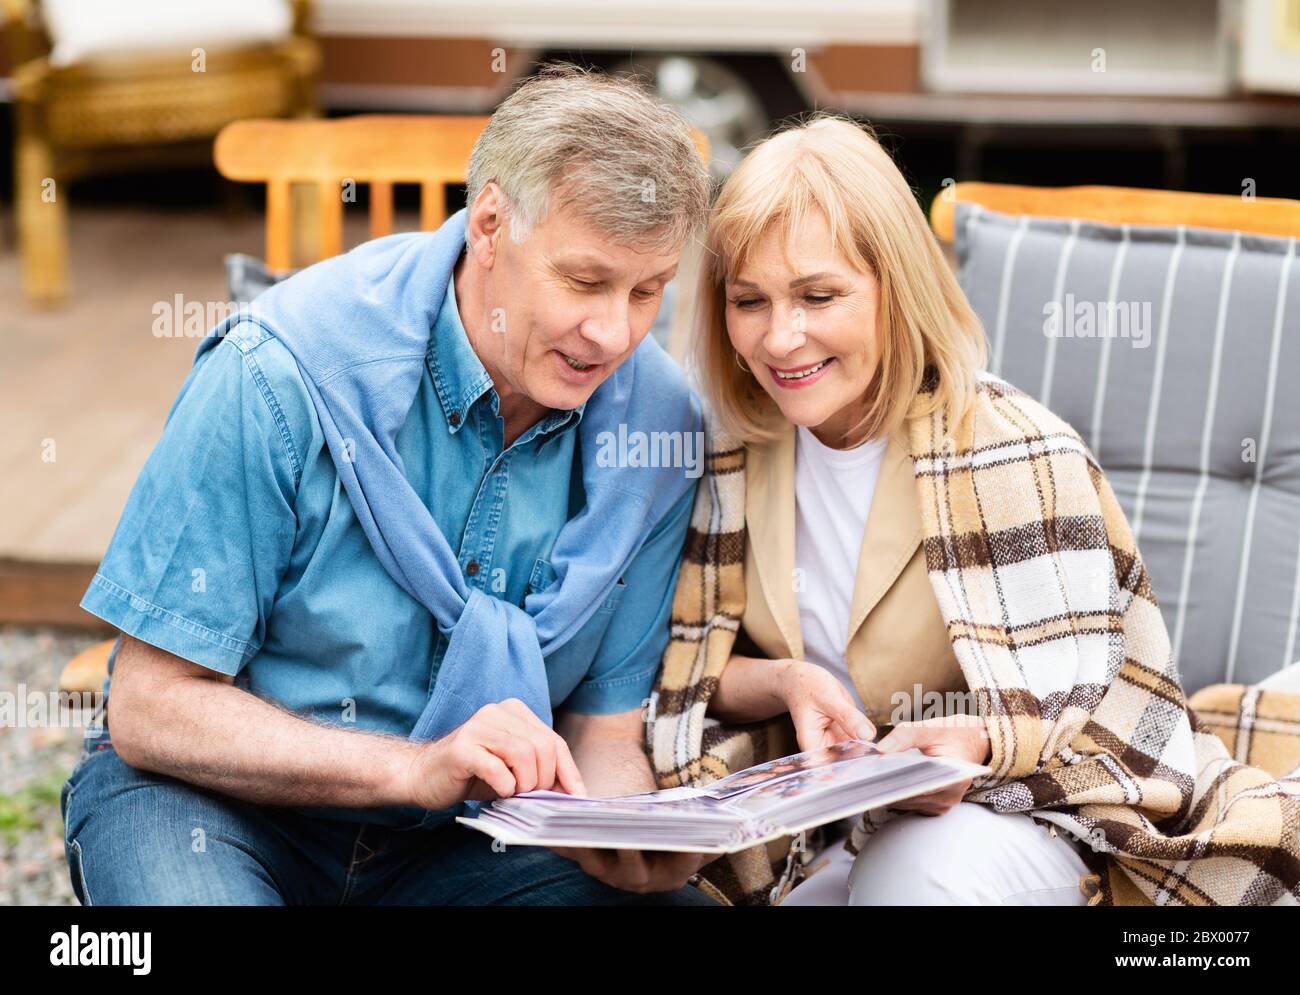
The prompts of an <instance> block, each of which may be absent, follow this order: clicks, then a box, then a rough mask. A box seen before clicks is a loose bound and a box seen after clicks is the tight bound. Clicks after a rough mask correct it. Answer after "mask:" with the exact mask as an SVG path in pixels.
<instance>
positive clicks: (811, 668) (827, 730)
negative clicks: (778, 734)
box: [775, 660, 876, 751]
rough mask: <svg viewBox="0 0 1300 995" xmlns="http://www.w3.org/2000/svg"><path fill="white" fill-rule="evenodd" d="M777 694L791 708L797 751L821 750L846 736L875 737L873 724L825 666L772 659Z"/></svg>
mask: <svg viewBox="0 0 1300 995" xmlns="http://www.w3.org/2000/svg"><path fill="white" fill-rule="evenodd" d="M775 663H776V665H777V666H778V667H779V670H778V675H779V676H778V678H777V693H778V694H779V695H780V696H781V699H782V700H783V701H784V702H785V704H786V707H787V708H788V709H789V710H790V719H791V721H793V722H794V729H795V734H796V736H797V737H798V739H799V749H800V750H805V751H806V750H820V749H823V748H825V747H827V746H832V745H834V744H835V743H842V742H844V740H846V739H868V740H869V739H874V738H875V735H876V727H875V726H874V725H872V723H871V720H870V719H869V718H867V717H866V715H864V714H863V713H862V711H861V710H860V709H859V708H858V706H857V703H856V702H855V701H854V700H853V696H852V695H850V694H849V692H848V691H847V690H846V689H845V687H844V685H843V684H841V683H840V682H839V679H838V678H836V676H835V675H834V674H832V673H831V672H830V671H829V670H827V669H826V668H825V667H819V666H818V665H817V664H815V663H808V662H807V661H805V660H780V661H775Z"/></svg>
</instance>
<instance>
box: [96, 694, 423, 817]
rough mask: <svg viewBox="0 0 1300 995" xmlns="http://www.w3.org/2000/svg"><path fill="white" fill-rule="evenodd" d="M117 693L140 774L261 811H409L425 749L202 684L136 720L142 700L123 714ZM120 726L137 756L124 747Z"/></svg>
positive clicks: (162, 697) (117, 719) (162, 698)
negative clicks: (417, 762)
mask: <svg viewBox="0 0 1300 995" xmlns="http://www.w3.org/2000/svg"><path fill="white" fill-rule="evenodd" d="M114 683H116V678H115V681H114ZM123 690H125V689H123ZM116 691H117V688H113V689H111V690H110V694H109V708H110V713H109V716H110V717H109V725H110V729H112V730H113V738H114V741H115V745H117V748H118V752H119V754H120V755H121V756H122V759H123V760H125V761H127V763H130V764H131V765H132V766H136V767H141V768H144V769H146V770H153V771H157V772H159V773H162V774H168V775H171V776H173V777H176V778H179V779H181V780H183V781H187V782H189V783H191V784H196V785H199V786H201V787H205V788H211V789H213V790H215V791H219V792H222V793H223V794H227V795H231V796H233V797H236V798H242V799H245V800H247V801H251V802H258V803H262V804H273V805H324V806H338V807H346V808H365V807H371V806H379V805H394V804H407V803H408V800H407V799H406V798H404V797H403V785H404V776H405V773H406V771H407V769H408V767H409V765H410V761H411V758H412V753H413V751H414V750H415V749H417V748H418V744H416V743H413V742H411V741H409V740H407V739H404V738H398V737H396V736H384V735H377V734H373V733H366V732H360V731H354V730H349V729H339V728H337V727H329V726H324V725H319V724H317V723H315V722H311V721H307V720H304V719H302V718H299V717H298V716H296V715H294V714H292V713H290V712H287V711H285V710H283V709H281V708H279V707H277V706H275V705H273V704H271V703H269V702H266V701H263V700H262V699H260V698H258V697H256V696H255V695H252V694H250V693H248V692H247V691H244V690H242V689H240V688H237V687H234V686H233V685H232V684H226V683H221V682H218V681H214V680H209V679H206V678H202V677H192V676H177V677H175V678H173V679H170V680H168V681H167V682H166V686H165V690H164V689H162V688H159V689H157V691H158V693H155V694H154V695H153V696H152V700H153V701H154V702H156V707H153V706H151V707H149V708H147V709H143V710H136V711H134V712H133V711H132V710H130V706H131V705H132V704H134V702H138V701H139V697H138V695H132V698H133V699H134V701H132V700H128V702H127V704H128V709H127V710H125V711H121V712H119V711H118V710H115V709H113V705H114V697H115V694H116ZM119 700H120V699H119ZM119 725H121V726H122V727H123V729H122V732H123V733H124V734H126V735H123V736H122V737H121V739H122V742H123V743H126V742H129V744H130V747H129V749H123V747H122V745H120V744H117V740H118V739H119V736H118V732H117V728H118V726H119Z"/></svg>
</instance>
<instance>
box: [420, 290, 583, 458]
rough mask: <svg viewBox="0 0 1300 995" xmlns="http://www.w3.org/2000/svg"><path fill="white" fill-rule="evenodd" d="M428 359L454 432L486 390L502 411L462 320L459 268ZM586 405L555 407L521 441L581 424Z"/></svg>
mask: <svg viewBox="0 0 1300 995" xmlns="http://www.w3.org/2000/svg"><path fill="white" fill-rule="evenodd" d="M426 362H427V364H428V367H429V373H430V374H431V375H432V377H433V385H434V388H435V389H436V390H437V392H438V400H439V402H441V404H442V411H443V414H444V415H445V416H446V418H447V430H448V431H449V432H451V433H452V434H453V435H454V434H455V433H457V432H459V431H460V430H461V428H463V427H464V425H465V422H466V420H467V419H468V417H469V411H470V409H471V408H472V407H473V406H474V404H475V403H476V402H477V401H478V400H479V398H481V397H483V396H484V395H485V394H487V395H490V396H491V403H492V411H493V413H494V414H498V415H499V414H500V413H501V411H500V403H501V402H500V399H499V398H498V396H497V392H496V389H495V388H494V387H493V386H492V377H491V376H490V375H489V374H488V371H487V370H486V369H484V367H483V362H482V360H480V359H479V358H478V355H477V354H476V353H475V352H474V348H473V346H471V345H470V344H469V335H468V334H467V333H466V332H465V326H464V324H462V323H461V320H460V310H459V309H458V308H457V306H456V274H455V269H453V270H452V277H451V279H450V280H448V281H447V293H446V295H445V296H444V297H443V300H442V307H441V308H440V309H439V311H438V317H437V319H436V320H435V321H434V325H433V329H432V334H431V335H430V336H429V349H428V353H427V355H426ZM586 407H587V404H586V402H585V401H584V402H583V403H582V404H580V405H578V407H576V408H574V409H572V410H571V411H561V410H553V411H551V412H549V413H548V414H547V415H546V416H545V417H543V418H542V419H541V420H540V421H539V422H538V423H537V424H536V425H534V426H532V427H531V428H530V429H529V430H528V431H527V432H525V433H524V434H523V435H522V436H520V438H519V440H518V441H519V442H527V441H528V440H529V439H531V438H534V437H536V436H539V435H550V434H552V433H555V432H558V431H560V430H561V429H563V428H565V427H567V426H569V425H570V424H572V425H577V424H578V423H579V422H581V421H582V414H583V411H584V410H586Z"/></svg>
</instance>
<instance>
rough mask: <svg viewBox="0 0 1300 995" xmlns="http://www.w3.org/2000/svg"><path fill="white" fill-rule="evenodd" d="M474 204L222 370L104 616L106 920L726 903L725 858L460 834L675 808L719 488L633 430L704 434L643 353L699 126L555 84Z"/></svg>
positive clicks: (220, 362)
mask: <svg viewBox="0 0 1300 995" xmlns="http://www.w3.org/2000/svg"><path fill="white" fill-rule="evenodd" d="M468 204H469V206H468V207H467V209H466V210H463V211H461V212H460V213H459V214H457V215H456V216H455V217H453V218H452V219H451V220H449V221H448V222H447V224H446V225H444V226H443V228H442V229H440V230H439V231H437V232H433V233H407V234H401V235H394V236H390V237H388V238H384V239H377V240H375V241H372V242H367V243H365V244H364V245H361V246H359V247H357V248H356V249H354V250H353V251H352V252H350V253H347V254H346V255H344V256H340V257H337V258H335V259H332V260H327V261H325V262H322V263H319V264H317V265H315V266H312V267H309V268H308V269H306V270H304V271H303V272H302V273H299V274H297V275H295V276H294V277H292V278H290V279H289V280H287V281H285V282H284V283H282V284H280V285H278V286H276V287H274V288H272V289H271V290H270V291H268V292H267V293H266V294H264V295H263V296H262V297H260V298H259V299H258V301H257V302H255V304H254V305H253V307H252V308H251V310H250V311H249V312H248V313H247V314H240V315H235V316H233V317H232V319H231V320H230V321H227V322H225V323H223V324H222V325H221V326H218V328H217V329H216V330H214V333H213V334H212V335H210V336H208V337H207V338H205V340H204V341H203V343H202V345H201V346H200V348H199V351H198V354H197V356H196V358H195V365H194V368H193V369H192V371H191V373H190V375H189V377H188V378H187V379H186V382H185V384H184V385H183V386H182V388H181V392H180V395H179V396H178V398H177V400H176V402H175V404H174V406H173V408H172V411H171V413H170V414H169V416H168V420H167V424H166V428H165V430H164V432H163V435H162V439H161V441H160V442H159V443H158V445H157V447H156V448H155V450H154V452H153V454H152V455H151V456H150V458H149V461H148V463H147V464H146V465H145V468H144V470H143V471H142V473H141V476H140V478H139V480H138V481H137V483H136V485H135V488H134V490H133V492H132V494H131V497H130V500H129V501H128V503H127V506H126V509H125V511H124V513H123V515H122V519H121V522H120V523H119V525H118V528H117V531H116V533H115V535H114V537H113V541H112V544H111V546H110V548H109V550H108V553H107V555H106V556H105V558H104V560H103V562H102V563H101V564H100V567H99V570H98V572H97V574H96V576H95V578H94V580H93V582H92V584H91V586H90V588H89V590H88V591H87V593H86V595H85V598H84V600H83V601H82V605H83V607H85V608H86V609H87V610H89V611H91V612H93V613H95V614H96V615H98V616H100V617H101V618H104V619H105V620H107V621H108V622H110V623H112V624H113V625H114V626H116V627H117V628H119V629H120V630H121V631H122V637H121V639H120V640H119V644H118V646H117V648H116V650H115V653H114V659H113V660H112V662H111V669H110V674H111V678H110V680H111V690H110V693H109V698H108V702H109V704H108V708H107V719H108V722H107V723H106V727H105V729H104V733H103V735H102V736H100V737H98V738H95V737H92V738H90V739H88V740H87V746H86V750H85V752H84V754H83V758H82V760H81V762H80V763H79V764H78V766H77V768H76V770H74V772H73V774H72V776H71V777H70V778H69V780H68V782H67V784H66V785H65V787H64V790H63V809H64V816H65V821H66V825H67V830H66V850H67V858H68V863H69V868H70V871H71V875H72V881H73V885H74V888H75V890H76V892H77V895H78V897H79V898H80V899H81V901H82V902H83V903H86V904H92V903H93V904H136V903H150V904H169V903H199V904H207V903H240V904H282V903H295V904H297V903H302V904H307V903H312V904H323V903H328V904H340V903H349V904H350V903H367V904H371V903H373V904H378V903H385V904H448V903H468V904H488V903H528V904H561V903H563V904H617V903H653V904H711V902H710V900H708V899H706V898H705V897H704V896H703V894H702V893H700V892H699V891H697V890H696V889H694V888H692V887H690V886H689V885H688V884H687V882H688V880H689V878H690V877H691V875H693V874H694V873H695V871H696V870H698V868H699V866H700V865H701V863H702V862H703V860H704V859H705V858H704V857H702V856H699V855H694V854H669V853H635V852H626V851H620V852H615V851H597V850H565V851H560V852H555V851H551V850H547V849H544V848H508V849H506V850H504V851H502V850H501V849H500V847H499V846H497V847H494V846H493V844H492V841H491V840H490V839H489V838H488V837H486V836H483V835H480V834H478V833H476V832H473V831H471V830H469V829H466V828H464V827H463V826H460V825H459V824H458V823H456V822H455V819H454V816H455V815H456V814H458V813H459V812H462V811H464V810H465V809H466V808H467V807H471V808H472V806H473V805H474V804H476V803H477V802H479V801H481V800H483V799H487V798H491V797H498V796H507V795H511V794H514V793H517V792H522V791H528V790H532V789H543V788H544V789H554V790H560V791H567V792H570V793H585V794H590V795H612V794H624V793H633V792H640V791H646V790H652V789H653V788H654V778H653V775H652V773H651V770H650V767H649V764H648V761H647V759H646V756H645V753H644V750H643V747H642V741H643V739H644V732H643V729H644V726H643V717H642V713H641V706H642V702H643V700H644V699H646V698H647V696H648V695H649V692H650V690H651V685H652V682H653V679H654V675H655V673H656V671H657V669H658V665H659V660H660V656H661V654H662V652H663V649H664V647H665V645H666V643H667V639H668V614H669V608H670V603H671V599H672V591H673V586H674V580H675V577H676V573H677V565H678V560H679V556H680V553H681V548H682V544H683V541H684V538H685V535H686V529H687V524H688V520H689V517H690V510H691V505H692V499H693V492H694V487H695V483H696V478H698V476H699V472H698V467H691V466H688V465H684V464H685V463H686V460H685V459H676V460H669V461H661V460H649V461H647V460H646V459H645V458H644V457H645V453H644V452H643V453H641V454H640V455H639V457H637V456H630V455H629V454H626V453H619V452H618V451H617V446H616V445H612V444H611V440H626V439H629V438H642V439H644V438H646V437H651V438H656V439H661V440H671V441H672V442H673V443H674V445H672V446H665V447H664V451H665V452H673V453H679V454H680V453H690V452H691V451H692V448H693V447H692V445H691V443H692V442H693V441H696V440H698V438H699V430H700V428H701V424H700V414H699V408H698V405H697V403H696V401H695V399H694V397H693V395H692V394H691V392H690V391H689V389H688V388H687V386H686V384H685V381H684V379H683V378H682V377H681V375H680V374H679V372H678V371H677V370H676V368H675V366H674V365H673V364H672V362H671V361H670V360H669V359H668V358H667V357H666V356H665V354H664V353H663V352H662V350H661V349H659V347H658V346H657V345H656V344H655V342H654V340H653V339H651V338H647V337H646V333H647V331H648V330H649V329H650V327H651V325H652V323H653V322H654V320H655V315H656V312H657V310H658V308H659V303H660V299H661V296H662V292H663V287H664V285H665V284H666V283H667V282H668V281H669V280H671V279H672V277H673V275H674V271H675V269H676V266H677V262H678V257H679V255H680V252H681V249H682V247H683V245H684V243H685V241H686V239H687V238H688V237H690V236H691V234H692V232H693V231H694V230H695V229H696V227H697V226H698V224H699V223H700V222H701V221H702V219H703V215H704V213H705V211H706V209H707V204H708V180H707V174H706V171H705V169H704V167H703V164H702V163H701V161H700V158H699V155H698V153H697V151H696V149H695V148H694V145H693V143H692V140H691V134H690V130H689V128H688V127H687V125H686V124H685V122H684V121H683V120H682V118H681V117H680V116H679V115H678V114H677V113H675V112H674V111H672V110H671V109H669V108H667V107H665V106H662V105H660V104H658V103H656V102H655V101H653V100H652V99H651V98H650V97H648V96H647V95H645V94H644V93H642V92H641V91H640V90H638V89H637V88H635V87H634V86H632V85H631V84H627V83H623V82H620V81H616V80H612V79H608V78H603V77H599V76H590V75H586V74H583V73H581V72H578V71H576V70H574V69H571V68H565V67H552V68H550V69H548V70H545V71H543V72H542V73H541V74H539V75H538V76H537V77H535V78H533V79H532V80H530V81H528V82H527V83H526V84H525V85H523V86H522V87H520V88H519V89H518V90H517V91H516V92H515V93H514V94H513V95H512V96H511V97H510V98H509V99H508V100H507V101H506V102H505V103H504V104H502V106H501V107H500V109H499V110H498V111H497V113H496V114H495V115H494V116H493V118H492V121H491V123H490V124H489V125H488V127H487V129H486V130H485V131H484V133H483V135H482V137H481V138H480V139H479V141H478V143H477V145H476V146H475V148H474V152H473V155H472V156H471V159H470V164H469V196H468ZM643 340H644V341H643ZM638 433H641V434H640V435H638ZM598 453H599V454H600V455H601V457H602V458H601V459H600V460H597V454H598ZM611 456H612V457H613V458H611ZM666 463H667V464H668V465H665V464H666ZM647 464H649V465H647ZM673 464H676V465H673ZM110 730H111V731H110Z"/></svg>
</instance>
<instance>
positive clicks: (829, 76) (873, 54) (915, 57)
mask: <svg viewBox="0 0 1300 995" xmlns="http://www.w3.org/2000/svg"><path fill="white" fill-rule="evenodd" d="M808 61H809V63H810V64H811V65H812V67H813V69H815V70H816V72H817V74H818V75H819V76H821V78H822V82H823V83H825V85H826V87H827V89H829V90H830V91H831V92H832V93H843V92H848V93H916V92H918V91H919V90H920V88H921V50H920V48H918V47H917V46H916V45H829V46H827V47H826V48H823V49H820V50H818V51H816V52H809V53H808Z"/></svg>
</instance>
